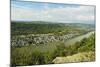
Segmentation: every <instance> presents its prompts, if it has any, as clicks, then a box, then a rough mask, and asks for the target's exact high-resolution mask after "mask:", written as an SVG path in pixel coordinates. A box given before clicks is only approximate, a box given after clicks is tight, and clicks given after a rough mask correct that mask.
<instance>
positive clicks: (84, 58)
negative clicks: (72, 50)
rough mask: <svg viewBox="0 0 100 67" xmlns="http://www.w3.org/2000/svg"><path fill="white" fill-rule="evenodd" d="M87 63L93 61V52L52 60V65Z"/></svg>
mask: <svg viewBox="0 0 100 67" xmlns="http://www.w3.org/2000/svg"><path fill="white" fill-rule="evenodd" d="M88 61H95V53H94V52H83V53H78V54H74V55H72V56H66V57H56V58H55V59H54V60H53V63H55V64H62V63H72V62H88Z"/></svg>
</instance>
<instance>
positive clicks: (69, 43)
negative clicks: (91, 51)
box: [65, 31, 94, 45]
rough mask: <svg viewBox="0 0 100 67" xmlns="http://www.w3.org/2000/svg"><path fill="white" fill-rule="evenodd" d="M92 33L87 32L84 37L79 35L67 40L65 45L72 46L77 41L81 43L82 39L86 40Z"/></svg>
mask: <svg viewBox="0 0 100 67" xmlns="http://www.w3.org/2000/svg"><path fill="white" fill-rule="evenodd" d="M93 33H94V31H91V32H88V33H87V34H84V35H80V36H77V37H74V38H72V39H69V40H67V41H66V42H65V44H66V45H72V44H74V43H76V42H78V41H81V40H82V39H83V38H87V37H89V36H90V35H91V34H93Z"/></svg>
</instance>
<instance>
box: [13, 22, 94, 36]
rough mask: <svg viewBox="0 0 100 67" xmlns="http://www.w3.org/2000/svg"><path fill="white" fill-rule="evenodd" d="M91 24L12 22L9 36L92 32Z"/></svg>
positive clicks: (92, 26)
mask: <svg viewBox="0 0 100 67" xmlns="http://www.w3.org/2000/svg"><path fill="white" fill-rule="evenodd" d="M94 27H95V26H94V25H93V24H82V23H52V22H43V21H32V22H24V21H23V22H22V21H18V22H17V21H12V22H11V34H12V35H27V34H48V33H53V34H59V33H60V34H67V33H71V32H79V33H80V32H82V31H83V32H85V31H90V30H94Z"/></svg>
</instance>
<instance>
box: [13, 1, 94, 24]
mask: <svg viewBox="0 0 100 67" xmlns="http://www.w3.org/2000/svg"><path fill="white" fill-rule="evenodd" d="M11 20H12V21H49V22H56V23H57V22H60V23H95V22H94V20H95V7H94V6H84V5H75V4H61V3H60V4H55V3H43V2H34V1H33V2H32V1H14V0H12V1H11Z"/></svg>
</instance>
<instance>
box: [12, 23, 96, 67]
mask: <svg viewBox="0 0 100 67" xmlns="http://www.w3.org/2000/svg"><path fill="white" fill-rule="evenodd" d="M91 31H93V32H94V31H95V25H94V24H83V23H50V22H42V21H34V22H17V21H13V22H11V66H21V65H22V66H23V65H39V64H55V63H68V62H84V61H94V60H95V32H94V33H92V34H91V35H89V37H87V38H83V39H82V40H80V41H77V42H75V43H74V44H71V45H68V44H67V43H65V42H66V41H68V40H70V39H73V38H75V37H78V36H81V35H85V34H88V33H89V32H91ZM51 49H52V50H51ZM70 56H71V58H73V59H72V60H70V59H69V58H70ZM58 57H60V58H61V59H59V58H58ZM63 57H65V61H64V60H63V61H62V62H59V61H60V60H62V58H63ZM78 57H80V58H79V59H78ZM84 57H85V58H84ZM76 58H77V59H76ZM76 60H77V61H76Z"/></svg>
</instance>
